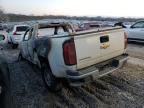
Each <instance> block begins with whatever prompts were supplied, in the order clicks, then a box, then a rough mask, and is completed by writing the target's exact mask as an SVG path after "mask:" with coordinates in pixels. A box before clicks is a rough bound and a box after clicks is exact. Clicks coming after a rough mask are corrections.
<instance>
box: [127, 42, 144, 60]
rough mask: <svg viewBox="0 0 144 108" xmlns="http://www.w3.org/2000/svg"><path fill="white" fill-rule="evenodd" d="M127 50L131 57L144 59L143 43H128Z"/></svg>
mask: <svg viewBox="0 0 144 108" xmlns="http://www.w3.org/2000/svg"><path fill="white" fill-rule="evenodd" d="M127 52H128V53H129V55H130V56H132V57H136V58H140V59H144V43H136V42H131V43H129V44H128V50H127Z"/></svg>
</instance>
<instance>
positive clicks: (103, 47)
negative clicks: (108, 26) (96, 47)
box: [100, 43, 110, 49]
mask: <svg viewBox="0 0 144 108" xmlns="http://www.w3.org/2000/svg"><path fill="white" fill-rule="evenodd" d="M108 47H110V44H108V43H104V44H102V45H101V46H100V48H101V49H106V48H108Z"/></svg>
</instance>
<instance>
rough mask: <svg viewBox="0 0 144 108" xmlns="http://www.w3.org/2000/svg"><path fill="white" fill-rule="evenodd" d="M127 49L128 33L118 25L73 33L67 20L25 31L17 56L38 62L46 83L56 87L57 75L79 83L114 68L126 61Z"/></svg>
mask: <svg viewBox="0 0 144 108" xmlns="http://www.w3.org/2000/svg"><path fill="white" fill-rule="evenodd" d="M48 29H49V30H48ZM39 30H40V31H41V33H42V34H43V33H45V34H44V35H43V36H42V35H39V34H41V33H39ZM44 31H45V32H44ZM48 31H50V32H48ZM126 48H127V36H126V33H124V30H123V29H121V28H119V27H109V28H101V29H91V30H86V31H79V32H75V31H74V30H73V27H72V26H71V25H69V24H67V23H50V24H47V25H46V26H41V25H39V27H38V26H34V27H32V28H30V29H29V30H27V31H26V33H25V35H24V38H23V41H22V42H21V43H20V55H19V59H26V60H28V61H30V62H32V63H33V64H36V65H38V66H39V67H40V68H41V69H42V70H43V73H42V74H43V79H44V81H45V83H46V85H47V86H48V87H49V88H50V89H52V90H57V89H58V88H59V83H58V82H59V78H65V79H67V81H68V82H69V84H70V85H71V86H79V85H81V84H82V83H84V82H87V80H88V79H89V80H90V79H95V78H99V77H102V76H104V75H106V74H109V73H111V72H113V71H115V70H117V69H118V68H120V67H121V66H122V64H123V63H124V62H125V61H126V60H127V54H125V52H126Z"/></svg>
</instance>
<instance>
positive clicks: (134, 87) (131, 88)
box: [0, 44, 144, 108]
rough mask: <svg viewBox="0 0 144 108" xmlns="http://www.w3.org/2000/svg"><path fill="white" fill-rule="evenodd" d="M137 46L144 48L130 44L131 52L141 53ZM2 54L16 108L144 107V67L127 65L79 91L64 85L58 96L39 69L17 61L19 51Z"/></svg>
mask: <svg viewBox="0 0 144 108" xmlns="http://www.w3.org/2000/svg"><path fill="white" fill-rule="evenodd" d="M136 47H138V48H140V50H139V51H141V49H144V48H143V46H140V45H135V44H130V45H129V48H128V53H130V52H131V51H134V50H133V48H134V49H136V52H138V51H137V48H136ZM131 49H132V50H131ZM143 51H144V50H143ZM0 54H1V55H2V56H3V55H4V56H5V57H6V60H7V61H8V69H9V74H10V75H9V76H10V88H9V89H10V93H11V96H12V99H13V103H14V108H49V107H50V108H144V67H138V66H134V65H129V64H126V65H125V66H124V67H123V68H121V69H119V70H118V71H116V72H114V73H112V74H110V75H107V76H105V77H102V78H100V79H97V80H96V81H94V82H92V83H89V84H85V85H84V86H82V87H79V88H72V87H69V86H67V85H65V84H63V89H62V90H61V91H59V92H57V93H54V92H50V91H49V90H48V89H47V88H46V87H45V85H44V83H43V81H42V78H41V71H40V70H39V69H38V68H37V67H35V66H33V65H32V64H30V63H28V62H27V61H21V62H17V61H16V60H17V54H18V50H11V49H9V50H4V51H1V52H0ZM138 54H139V52H138ZM130 55H131V56H135V57H136V56H137V54H136V53H135V55H132V53H130ZM137 57H141V56H140V55H138V56H137ZM4 103H7V102H4ZM0 108H1V107H0Z"/></svg>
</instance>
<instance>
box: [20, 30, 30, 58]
mask: <svg viewBox="0 0 144 108" xmlns="http://www.w3.org/2000/svg"><path fill="white" fill-rule="evenodd" d="M30 31H31V29H28V30H27V31H26V32H25V34H24V37H23V40H22V42H21V43H20V45H21V46H22V47H21V49H20V50H21V52H22V54H23V57H24V58H28V57H29V51H28V49H27V48H28V40H29V37H30Z"/></svg>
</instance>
